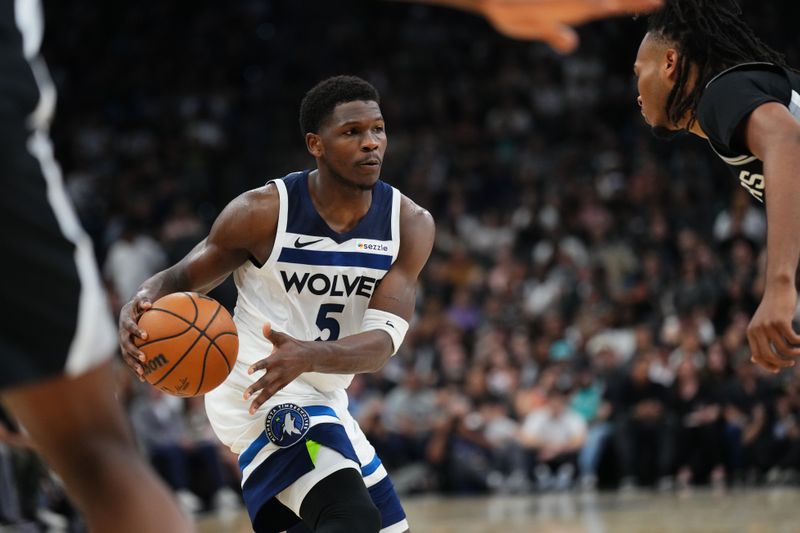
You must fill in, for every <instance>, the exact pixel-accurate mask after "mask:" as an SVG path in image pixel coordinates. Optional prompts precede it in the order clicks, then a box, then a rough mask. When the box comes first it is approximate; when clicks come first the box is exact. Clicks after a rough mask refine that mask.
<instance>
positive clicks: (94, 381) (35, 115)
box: [0, 0, 192, 532]
mask: <svg viewBox="0 0 800 533" xmlns="http://www.w3.org/2000/svg"><path fill="white" fill-rule="evenodd" d="M42 33H43V17H42V13H41V6H40V4H39V1H38V0H16V1H15V0H0V184H2V189H3V193H2V194H1V195H0V222H1V223H0V228H2V229H0V249H2V250H3V255H4V257H3V273H4V276H3V277H4V279H3V283H2V285H1V286H0V301H2V302H3V306H4V308H5V312H4V313H3V315H4V318H3V319H2V320H0V368H2V372H0V399H2V401H3V403H4V404H5V405H6V406H7V407H8V408H9V409H10V411H11V412H12V413H13V414H14V415H15V417H16V418H17V419H18V420H19V422H20V423H21V424H22V426H23V427H24V428H25V430H26V431H27V433H28V434H29V436H30V439H31V441H32V443H33V446H34V447H35V448H36V450H37V451H39V452H40V453H41V455H42V456H43V457H44V458H45V459H46V460H47V462H48V463H49V464H50V465H51V466H52V467H53V468H54V469H55V471H56V472H57V473H58V475H59V476H60V477H61V479H62V480H63V481H64V483H65V485H66V487H67V490H68V491H69V493H70V495H71V497H72V498H73V499H74V501H75V503H76V504H77V505H78V506H79V507H80V508H81V510H82V511H83V512H84V513H85V516H86V520H87V523H88V524H89V527H90V529H91V530H93V531H130V532H143V531H148V532H149V531H165V532H167V531H169V532H176V531H177V532H181V531H190V530H191V529H192V528H191V526H190V525H189V523H188V521H187V519H186V518H185V517H184V516H183V515H182V514H181V512H180V510H179V508H178V506H177V504H176V503H175V502H174V501H173V498H172V496H171V494H170V493H169V491H168V490H167V489H166V487H165V486H164V485H163V484H162V483H161V482H160V481H158V478H157V477H156V476H155V474H154V473H153V472H152V471H151V470H150V469H149V468H148V466H147V465H146V463H145V462H144V461H143V460H142V459H141V458H140V457H139V456H138V454H137V451H136V447H135V445H134V441H133V439H132V437H131V434H130V432H129V429H128V424H127V422H126V420H125V415H124V412H123V409H122V408H121V406H120V405H119V403H118V402H117V400H116V398H115V396H114V383H115V380H114V376H113V367H112V355H113V353H114V350H115V332H114V326H113V323H112V321H111V317H110V313H109V310H108V308H107V304H106V298H105V294H104V293H103V290H102V287H101V285H100V278H99V275H98V272H97V267H96V264H95V259H94V255H93V252H92V245H91V241H90V239H89V237H88V236H87V235H86V233H85V232H84V231H83V229H82V228H81V226H80V223H79V222H78V219H77V217H76V215H75V212H74V211H73V209H72V207H71V205H70V202H69V199H68V198H67V194H66V191H65V189H64V186H63V183H62V180H61V173H60V169H59V167H58V164H57V163H56V161H55V160H54V159H53V150H52V146H51V144H50V140H49V136H48V127H49V123H50V118H51V116H52V112H53V110H54V108H55V100H56V92H55V87H54V85H53V83H52V81H51V80H50V76H49V74H48V71H47V68H46V66H45V64H44V62H43V61H42V59H41V57H40V56H39V53H38V52H39V45H40V43H41V40H42Z"/></svg>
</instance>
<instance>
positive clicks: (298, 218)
mask: <svg viewBox="0 0 800 533" xmlns="http://www.w3.org/2000/svg"><path fill="white" fill-rule="evenodd" d="M310 172H311V171H309V170H305V171H303V172H294V173H292V174H289V175H287V176H286V177H285V178H283V182H284V184H285V185H286V191H287V196H288V204H289V209H288V213H287V217H286V231H287V232H289V233H297V234H299V235H308V236H315V235H316V236H320V237H328V238H330V239H332V240H333V241H334V242H336V243H337V244H341V243H343V242H345V241H348V240H350V239H356V238H360V239H372V240H379V241H389V240H391V239H392V195H393V190H392V187H391V185H388V184H386V183H384V182H382V181H380V180H379V181H378V182H377V183H376V184H375V188H374V189H372V203H371V204H370V206H369V210H368V211H367V214H366V215H364V217H363V218H362V219H361V220H359V221H358V224H356V226H355V227H354V228H353V229H352V230H350V231H346V232H344V233H339V232H337V231H334V230H332V229H331V228H330V226H328V224H327V223H326V222H325V221H324V220H323V219H322V217H321V216H320V215H319V213H318V212H317V210H316V208H315V207H314V203H313V202H312V201H311V195H310V194H309V192H308V175H309V174H310Z"/></svg>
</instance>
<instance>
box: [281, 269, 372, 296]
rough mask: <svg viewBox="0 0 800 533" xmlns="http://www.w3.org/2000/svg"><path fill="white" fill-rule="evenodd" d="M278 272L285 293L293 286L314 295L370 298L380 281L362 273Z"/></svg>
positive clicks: (298, 291)
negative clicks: (357, 274) (352, 275)
mask: <svg viewBox="0 0 800 533" xmlns="http://www.w3.org/2000/svg"><path fill="white" fill-rule="evenodd" d="M280 273H281V280H283V287H284V289H286V292H287V293H289V292H291V290H292V288H294V289H295V291H297V294H302V293H303V291H304V290H308V291H309V292H310V293H311V294H314V295H316V296H322V295H323V294H327V295H328V296H348V297H349V296H351V295H352V294H354V293H355V295H356V296H363V297H365V298H370V297H372V292H373V291H374V290H375V287H377V286H378V284H379V283H380V280H379V279H376V278H372V277H369V276H363V275H362V276H354V277H350V276H348V275H347V274H334V275H333V276H329V275H327V274H323V273H321V272H317V273H314V274H312V273H310V272H303V273H302V274H300V273H298V272H291V273H288V272H286V271H285V270H281V271H280Z"/></svg>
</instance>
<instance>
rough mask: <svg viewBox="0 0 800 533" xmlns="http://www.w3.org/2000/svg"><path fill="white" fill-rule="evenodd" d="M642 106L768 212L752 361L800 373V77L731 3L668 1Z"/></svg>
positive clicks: (648, 53)
mask: <svg viewBox="0 0 800 533" xmlns="http://www.w3.org/2000/svg"><path fill="white" fill-rule="evenodd" d="M634 72H635V74H636V76H637V77H638V88H639V97H638V103H639V106H640V107H641V108H642V115H644V119H645V121H646V122H647V123H648V124H649V125H650V126H651V127H652V128H653V130H654V133H655V134H656V135H658V136H662V137H669V136H671V135H673V134H675V133H679V132H687V131H688V132H690V133H693V134H695V135H697V136H699V137H702V138H704V139H707V140H708V142H709V144H710V146H711V148H712V149H713V150H714V151H715V152H716V153H717V155H719V157H721V158H722V160H723V161H725V163H727V164H728V166H729V167H730V168H731V170H732V171H733V173H734V175H735V176H736V177H737V178H738V179H739V181H740V183H741V185H742V186H743V187H744V188H745V189H747V190H748V192H750V194H752V195H753V197H754V198H755V199H756V200H758V201H760V202H764V203H765V204H766V209H767V222H768V230H767V270H766V284H765V289H764V295H763V298H762V300H761V304H760V305H759V307H758V309H757V311H756V313H755V315H754V316H753V318H752V320H751V322H750V326H749V327H748V332H747V338H748V341H749V343H750V351H751V354H752V360H753V362H756V363H758V364H760V365H761V366H763V367H764V368H766V369H768V370H770V371H772V372H777V371H778V370H780V369H781V368H786V367H789V366H794V364H795V361H794V360H793V357H797V356H800V336H799V335H797V333H796V332H795V331H794V329H793V328H792V319H793V318H794V316H795V308H796V305H797V291H796V288H795V273H796V270H797V264H798V258H799V257H800V209H798V206H800V181H798V180H799V179H800V75H798V73H797V72H795V71H794V70H792V69H790V68H789V67H788V66H787V65H786V64H785V63H784V60H783V57H782V56H781V55H780V54H779V53H777V52H775V51H774V50H771V49H770V48H769V47H768V46H766V45H765V44H764V43H762V42H761V41H760V40H759V39H758V38H757V37H756V36H755V35H754V34H753V31H752V30H751V29H750V28H749V27H748V26H747V25H746V24H745V23H744V21H743V20H742V18H741V11H740V10H739V7H738V5H737V4H736V2H735V1H734V0H667V1H666V2H665V6H664V8H663V9H661V10H660V11H658V12H656V13H654V14H653V15H651V16H650V21H649V30H648V32H647V34H646V35H645V37H644V39H643V40H642V44H641V46H640V47H639V53H638V55H637V57H636V63H635V64H634Z"/></svg>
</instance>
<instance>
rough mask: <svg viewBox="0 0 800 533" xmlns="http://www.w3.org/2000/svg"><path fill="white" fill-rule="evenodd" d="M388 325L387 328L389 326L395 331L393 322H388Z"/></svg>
mask: <svg viewBox="0 0 800 533" xmlns="http://www.w3.org/2000/svg"><path fill="white" fill-rule="evenodd" d="M386 325H387V326H389V327H390V328H393V329H394V324H392V323H391V322H389V321H388V320H387V321H386Z"/></svg>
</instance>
